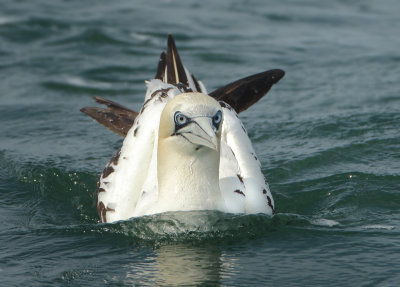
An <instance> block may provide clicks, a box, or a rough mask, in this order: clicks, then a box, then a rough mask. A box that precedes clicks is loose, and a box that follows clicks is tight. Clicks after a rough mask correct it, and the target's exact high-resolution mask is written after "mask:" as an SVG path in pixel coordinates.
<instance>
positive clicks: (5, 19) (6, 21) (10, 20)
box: [0, 16, 18, 25]
mask: <svg viewBox="0 0 400 287" xmlns="http://www.w3.org/2000/svg"><path fill="white" fill-rule="evenodd" d="M17 21H18V20H17V19H16V18H13V17H4V16H0V25H5V24H9V23H13V22H17Z"/></svg>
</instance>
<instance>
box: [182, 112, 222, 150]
mask: <svg viewBox="0 0 400 287" xmlns="http://www.w3.org/2000/svg"><path fill="white" fill-rule="evenodd" d="M179 133H180V134H181V135H182V136H184V137H185V138H186V139H187V140H188V141H190V142H191V143H192V144H194V145H199V146H206V147H209V148H210V149H213V150H218V139H217V135H216V131H215V129H214V128H213V124H212V120H211V118H209V117H197V118H194V119H192V122H191V123H190V124H189V125H187V126H186V127H184V128H182V129H180V130H179Z"/></svg>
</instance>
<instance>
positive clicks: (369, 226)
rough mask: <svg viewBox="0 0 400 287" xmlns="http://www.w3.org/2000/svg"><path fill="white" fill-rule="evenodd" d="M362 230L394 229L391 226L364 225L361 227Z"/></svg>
mask: <svg viewBox="0 0 400 287" xmlns="http://www.w3.org/2000/svg"><path fill="white" fill-rule="evenodd" d="M362 228H364V229H385V230H393V229H394V228H395V227H394V226H392V225H383V224H382V225H381V224H373V225H364V226H362Z"/></svg>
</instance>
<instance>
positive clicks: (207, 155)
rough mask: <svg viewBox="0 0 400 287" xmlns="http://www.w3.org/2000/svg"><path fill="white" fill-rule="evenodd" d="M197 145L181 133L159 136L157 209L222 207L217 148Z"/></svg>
mask: <svg viewBox="0 0 400 287" xmlns="http://www.w3.org/2000/svg"><path fill="white" fill-rule="evenodd" d="M196 148H197V147H196V146H195V145H192V144H190V143H188V142H186V140H184V139H183V138H182V137H180V136H174V137H169V138H165V139H159V142H158V159H157V161H158V167H157V173H158V187H159V196H158V204H157V205H158V208H159V209H160V211H177V210H179V211H189V210H221V211H223V210H224V209H225V204H224V202H223V199H222V194H221V191H220V187H219V158H220V154H219V151H217V150H213V149H210V148H208V147H205V146H201V147H200V148H198V149H197V150H196Z"/></svg>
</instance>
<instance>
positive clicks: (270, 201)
mask: <svg viewBox="0 0 400 287" xmlns="http://www.w3.org/2000/svg"><path fill="white" fill-rule="evenodd" d="M267 200H268V205H269V207H271V209H272V214H274V213H275V209H274V206H273V205H272V200H271V198H270V197H269V196H267Z"/></svg>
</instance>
